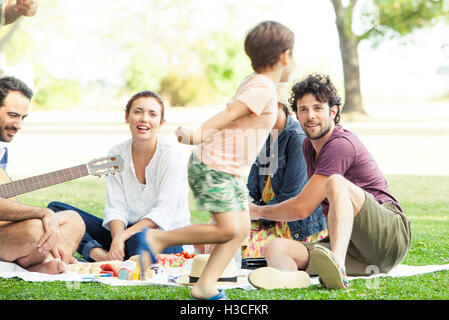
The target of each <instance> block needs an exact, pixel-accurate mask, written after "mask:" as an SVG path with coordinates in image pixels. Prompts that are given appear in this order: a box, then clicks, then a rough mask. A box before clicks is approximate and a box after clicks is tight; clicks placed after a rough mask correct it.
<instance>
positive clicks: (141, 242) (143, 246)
mask: <svg viewBox="0 0 449 320" xmlns="http://www.w3.org/2000/svg"><path fill="white" fill-rule="evenodd" d="M147 231H148V228H143V229H142V231H141V232H139V234H138V236H137V239H138V241H137V242H138V246H137V254H138V255H139V267H140V279H145V270H146V268H148V267H149V266H150V265H151V264H153V263H155V262H156V261H157V259H156V256H155V255H154V253H153V251H152V250H151V248H150V246H149V245H148V243H147V241H146V234H147ZM144 252H147V253H148V255H149V256H150V260H151V261H150V264H149V265H148V266H146V267H144V262H143V253H144Z"/></svg>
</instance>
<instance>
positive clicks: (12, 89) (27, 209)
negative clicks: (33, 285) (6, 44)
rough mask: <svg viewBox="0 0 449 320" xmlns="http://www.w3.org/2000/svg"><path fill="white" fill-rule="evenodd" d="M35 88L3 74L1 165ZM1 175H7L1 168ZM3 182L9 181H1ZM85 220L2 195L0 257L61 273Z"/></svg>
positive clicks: (0, 88)
mask: <svg viewBox="0 0 449 320" xmlns="http://www.w3.org/2000/svg"><path fill="white" fill-rule="evenodd" d="M32 96H33V92H32V91H31V89H30V88H28V86H27V85H26V84H25V83H23V82H22V81H21V80H19V79H17V78H14V77H3V78H0V141H1V142H0V168H2V169H3V170H4V169H5V168H6V165H7V163H8V149H7V148H6V146H5V143H8V142H10V141H11V140H12V139H13V137H14V136H15V135H16V134H17V132H18V131H19V130H20V129H21V128H22V124H23V120H24V119H25V117H26V116H27V115H28V108H29V105H30V100H31V98H32ZM1 173H2V176H3V175H4V176H6V178H7V175H6V174H5V173H4V171H1ZM2 182H3V183H5V182H8V181H2ZM84 229H85V226H84V222H83V220H82V219H81V217H80V216H79V215H78V214H77V213H76V212H74V211H63V212H58V213H54V212H53V211H52V210H50V209H47V208H38V207H33V206H28V205H25V204H20V203H17V202H15V201H12V200H9V199H2V198H0V261H6V262H15V263H16V264H18V265H19V266H21V267H22V268H24V269H27V270H29V271H35V272H42V273H49V274H58V273H63V272H65V271H66V270H67V267H66V264H68V263H73V262H75V261H76V260H74V258H73V257H72V255H73V253H74V252H75V250H76V248H77V247H78V243H79V242H80V240H81V238H82V236H83V235H84Z"/></svg>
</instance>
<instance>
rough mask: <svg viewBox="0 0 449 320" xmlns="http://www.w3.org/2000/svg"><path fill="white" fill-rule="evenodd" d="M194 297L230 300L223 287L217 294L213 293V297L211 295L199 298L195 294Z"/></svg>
mask: <svg viewBox="0 0 449 320" xmlns="http://www.w3.org/2000/svg"><path fill="white" fill-rule="evenodd" d="M192 298H193V300H229V298H228V297H227V296H226V292H225V291H224V290H223V289H221V290H219V291H218V293H217V294H216V295H213V296H212V297H209V298H207V299H197V298H195V297H193V296H192Z"/></svg>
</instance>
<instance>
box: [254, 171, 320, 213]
mask: <svg viewBox="0 0 449 320" xmlns="http://www.w3.org/2000/svg"><path fill="white" fill-rule="evenodd" d="M327 178H328V177H327V176H323V175H319V174H314V175H313V176H312V178H311V179H310V180H309V182H308V183H307V184H306V185H305V187H304V189H303V190H302V192H301V193H300V194H298V195H297V196H296V197H294V198H291V199H288V200H286V201H283V202H280V203H278V204H275V205H266V206H256V205H254V204H250V215H251V219H252V220H258V219H267V220H273V221H295V220H302V219H305V218H307V217H308V216H309V215H311V214H312V212H313V210H315V208H316V207H317V206H318V205H319V204H320V203H321V202H322V201H323V200H324V198H325V187H326V181H327Z"/></svg>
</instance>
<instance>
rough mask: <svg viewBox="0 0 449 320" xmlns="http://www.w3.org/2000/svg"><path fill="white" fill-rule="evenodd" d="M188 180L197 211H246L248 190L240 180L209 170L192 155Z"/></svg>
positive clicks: (230, 175)
mask: <svg viewBox="0 0 449 320" xmlns="http://www.w3.org/2000/svg"><path fill="white" fill-rule="evenodd" d="M188 178H189V185H190V188H191V189H192V193H193V196H194V198H195V201H196V204H197V209H198V210H204V211H209V212H230V211H246V212H247V211H248V189H247V188H246V185H245V183H244V182H243V180H242V179H241V178H238V177H236V176H234V175H232V174H229V173H225V172H221V171H216V170H213V169H211V168H209V167H208V166H206V165H205V164H203V163H202V162H201V161H200V160H198V159H197V158H196V157H195V155H194V154H193V153H192V155H191V157H190V160H189V165H188Z"/></svg>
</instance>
